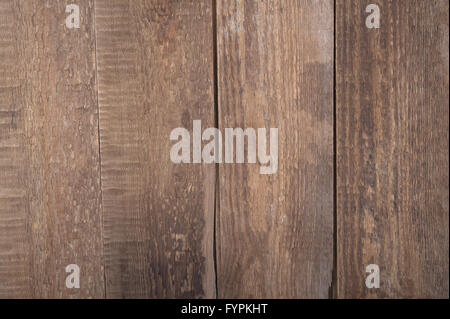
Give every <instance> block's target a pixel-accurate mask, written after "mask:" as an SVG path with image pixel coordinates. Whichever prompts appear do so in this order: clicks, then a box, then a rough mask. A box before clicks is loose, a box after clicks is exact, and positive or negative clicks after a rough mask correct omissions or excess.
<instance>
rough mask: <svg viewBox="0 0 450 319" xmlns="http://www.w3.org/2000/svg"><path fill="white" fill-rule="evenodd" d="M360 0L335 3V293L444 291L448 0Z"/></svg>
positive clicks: (419, 294)
mask: <svg viewBox="0 0 450 319" xmlns="http://www.w3.org/2000/svg"><path fill="white" fill-rule="evenodd" d="M370 3H372V1H352V0H339V1H338V2H337V14H336V22H337V28H336V32H337V37H336V43H337V69H336V71H337V72H336V75H337V87H336V90H337V168H338V169H337V208H338V264H337V271H338V297H339V298H375V297H378V298H385V297H397V298H412V297H414V298H421V297H426V298H430V297H433V298H448V288H449V277H448V276H449V267H448V261H449V241H448V240H449V206H448V202H449V184H448V180H449V179H448V178H449V167H448V158H449V153H448V147H449V126H448V116H449V73H448V70H449V56H448V9H449V2H448V1H446V0H433V1H419V0H395V1H394V0H379V1H377V2H376V3H377V4H378V5H379V7H380V10H381V11H380V12H381V25H380V28H379V29H368V28H366V25H365V20H366V16H368V15H369V14H368V13H365V8H366V6H367V5H368V4H370ZM369 264H377V265H378V266H379V268H380V288H379V289H367V288H366V286H365V279H366V276H367V275H368V274H366V273H365V269H366V266H367V265H369Z"/></svg>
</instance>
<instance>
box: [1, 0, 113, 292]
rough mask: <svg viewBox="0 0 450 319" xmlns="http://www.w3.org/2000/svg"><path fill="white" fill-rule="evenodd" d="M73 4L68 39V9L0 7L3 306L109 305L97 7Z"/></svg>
mask: <svg viewBox="0 0 450 319" xmlns="http://www.w3.org/2000/svg"><path fill="white" fill-rule="evenodd" d="M77 2H78V3H79V4H80V7H81V14H82V20H83V21H82V26H81V28H80V29H77V30H69V29H67V28H66V27H65V23H64V21H65V19H66V14H65V4H64V1H37V0H34V1H32V0H27V1H13V0H0V74H1V76H0V297H4V298H38V297H39V298H46V297H48V298H59V297H63V298H69V297H102V296H103V295H104V283H103V268H102V263H101V258H102V242H101V223H100V217H101V216H100V174H99V158H98V157H99V156H98V154H99V153H98V125H97V124H98V122H97V118H98V114H97V104H96V80H95V55H94V54H95V45H94V43H95V38H94V28H93V25H94V24H93V2H92V1H89V0H79V1H77ZM68 264H77V265H79V266H80V268H81V288H80V289H72V290H69V289H67V288H66V285H65V279H66V276H67V275H68V274H67V273H66V272H65V267H66V266H67V265H68Z"/></svg>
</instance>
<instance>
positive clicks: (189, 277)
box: [95, 0, 215, 298]
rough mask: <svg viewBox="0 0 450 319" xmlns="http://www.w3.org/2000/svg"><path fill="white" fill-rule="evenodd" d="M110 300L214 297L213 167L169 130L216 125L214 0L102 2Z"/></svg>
mask: <svg viewBox="0 0 450 319" xmlns="http://www.w3.org/2000/svg"><path fill="white" fill-rule="evenodd" d="M95 13H96V27H97V59H98V79H99V108H100V137H101V138H100V140H101V143H100V144H101V170H102V190H103V212H104V240H105V268H106V287H107V288H106V289H107V297H111V298H115V297H125V298H131V297H133V298H154V297H158V298H166V297H170V298H181V297H184V298H198V297H214V295H215V282H214V264H213V229H214V224H213V221H214V189H215V187H214V184H215V175H214V172H215V171H214V166H213V165H202V164H195V165H194V164H174V163H172V162H171V160H170V148H171V146H172V144H173V142H171V141H170V140H169V137H170V132H171V130H172V129H174V128H177V127H185V128H187V129H189V130H190V131H191V132H192V121H193V120H202V124H203V125H204V126H205V127H206V126H214V90H213V88H214V82H213V40H212V35H213V32H212V12H211V1H197V0H195V1H194V0H183V1H162V0H161V1H160V0H151V1H143V0H139V1H136V0H129V1H128V0H113V1H111V0H98V1H96V10H95Z"/></svg>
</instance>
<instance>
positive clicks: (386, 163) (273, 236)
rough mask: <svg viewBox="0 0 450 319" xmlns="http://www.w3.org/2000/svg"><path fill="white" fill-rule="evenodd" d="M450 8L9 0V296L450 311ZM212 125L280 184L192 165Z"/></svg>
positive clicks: (5, 102) (4, 98)
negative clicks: (377, 302) (268, 132)
mask: <svg viewBox="0 0 450 319" xmlns="http://www.w3.org/2000/svg"><path fill="white" fill-rule="evenodd" d="M71 3H75V4H78V5H79V6H80V9H81V28H80V29H67V28H66V26H65V23H64V21H65V18H66V16H67V15H68V14H67V13H65V7H66V5H67V4H71ZM370 3H375V4H378V5H379V7H380V9H381V28H380V29H368V28H366V26H365V19H366V17H367V15H368V14H367V13H366V12H365V8H366V6H367V5H368V4H370ZM448 9H449V1H448V0H427V1H422V0H354V1H353V0H336V1H333V0H284V1H281V0H280V1H276V0H267V1H259V0H202V1H198V0H70V1H63V0H59V1H56V0H55V1H50V0H48V1H45V0H0V298H86V297H90V298H104V297H107V298H165V297H170V298H173V297H175V298H215V297H218V298H244V297H245V298H246V297H249V298H281V297H284V298H377V297H378V298H408V297H426V298H448V296H449V290H448V289H449V153H448V148H449V122H448V118H449V71H448V69H449V55H448V54H449V43H448V36H449V22H448V19H449V16H448ZM196 119H201V120H202V126H203V127H204V128H206V127H211V126H216V127H219V128H220V129H223V128H225V127H242V128H245V127H253V128H258V127H267V128H268V127H278V128H279V169H278V172H277V173H276V174H274V175H260V174H259V172H258V168H259V166H258V165H255V164H220V165H219V164H217V165H210V164H179V165H176V164H173V163H172V162H171V161H170V158H169V154H170V147H171V145H172V143H171V142H170V140H169V134H170V131H171V130H172V129H173V128H175V127H180V126H182V127H186V128H188V129H191V128H192V121H193V120H196ZM72 263H75V264H78V265H79V266H80V268H81V288H80V289H67V288H66V287H65V278H66V276H67V275H68V274H67V273H66V272H65V267H66V266H67V265H68V264H72ZM372 263H373V264H378V265H379V266H380V269H381V287H380V288H379V289H368V288H366V286H365V284H364V282H365V277H366V276H367V274H366V272H365V267H366V266H367V265H368V264H372Z"/></svg>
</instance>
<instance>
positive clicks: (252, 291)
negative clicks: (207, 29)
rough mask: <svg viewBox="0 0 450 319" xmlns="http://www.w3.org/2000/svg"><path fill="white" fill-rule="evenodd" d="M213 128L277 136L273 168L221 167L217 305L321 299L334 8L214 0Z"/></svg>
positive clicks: (328, 257)
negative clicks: (215, 71)
mask: <svg viewBox="0 0 450 319" xmlns="http://www.w3.org/2000/svg"><path fill="white" fill-rule="evenodd" d="M217 43H218V94H219V99H218V102H219V114H218V115H219V126H220V129H221V130H222V131H223V130H224V128H227V127H228V128H236V127H240V128H243V129H245V128H255V129H256V128H267V129H269V128H270V127H273V128H278V129H279V168H278V172H277V173H276V174H274V175H260V174H259V164H222V165H221V166H220V168H219V176H220V177H219V179H220V185H219V194H220V196H219V197H220V204H219V207H218V216H217V241H218V242H217V270H218V293H219V297H221V298H260V297H262V298H279V297H285V298H327V297H328V294H329V288H330V285H331V276H332V267H333V3H332V1H304V0H302V1H298V0H295V1H294V0H289V1H244V0H219V1H217Z"/></svg>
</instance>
